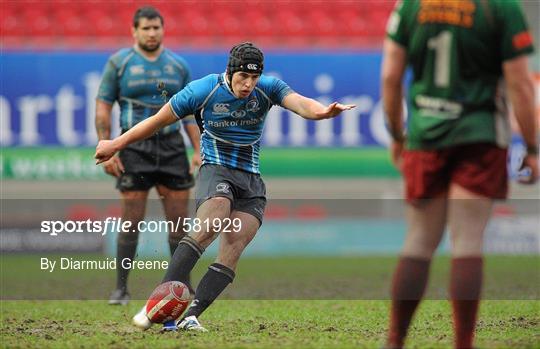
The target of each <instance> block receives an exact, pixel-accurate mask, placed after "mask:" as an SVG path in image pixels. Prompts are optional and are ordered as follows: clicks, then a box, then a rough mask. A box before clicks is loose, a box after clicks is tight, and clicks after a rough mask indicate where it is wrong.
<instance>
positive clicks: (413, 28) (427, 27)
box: [387, 0, 533, 149]
mask: <svg viewBox="0 0 540 349" xmlns="http://www.w3.org/2000/svg"><path fill="white" fill-rule="evenodd" d="M387 35H388V37H389V38H390V39H392V40H393V41H395V42H396V43H398V44H399V45H401V46H403V47H404V48H405V49H406V50H407V63H408V64H409V65H410V66H411V68H412V73H413V78H412V84H411V86H410V89H409V108H410V109H409V120H408V126H407V127H408V135H407V147H408V148H410V149H441V148H446V147H449V146H453V145H457V144H467V143H479V142H489V143H495V144H498V145H500V146H505V145H507V143H508V140H509V132H510V131H509V127H508V120H507V113H506V110H505V108H504V107H505V103H504V88H503V84H502V83H501V82H502V76H503V73H502V63H503V62H504V61H506V60H509V59H512V58H515V57H517V56H519V55H522V54H528V53H531V52H533V44H532V36H531V34H530V32H529V30H528V27H527V23H526V21H525V18H524V15H523V11H522V9H521V6H520V4H519V2H518V1H516V0H474V1H473V0H410V1H408V0H405V1H402V2H399V3H398V4H397V5H396V8H395V10H394V12H393V13H392V15H391V17H390V19H389V22H388V27H387Z"/></svg>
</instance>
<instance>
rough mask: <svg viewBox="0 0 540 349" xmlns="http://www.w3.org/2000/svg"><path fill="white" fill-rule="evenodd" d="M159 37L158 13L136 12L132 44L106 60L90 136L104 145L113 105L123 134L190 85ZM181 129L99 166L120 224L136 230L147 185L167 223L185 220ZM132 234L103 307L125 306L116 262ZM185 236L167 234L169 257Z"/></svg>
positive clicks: (186, 171) (188, 181) (187, 180)
mask: <svg viewBox="0 0 540 349" xmlns="http://www.w3.org/2000/svg"><path fill="white" fill-rule="evenodd" d="M163 30H164V29H163V18H162V17H161V15H160V14H159V12H158V11H157V10H156V9H154V8H152V7H142V8H140V9H138V10H137V11H136V12H135V15H134V18H133V28H132V31H133V37H134V39H135V45H134V46H133V47H132V48H126V49H122V50H120V51H118V52H117V53H115V54H114V55H112V56H111V58H110V59H109V61H108V62H107V65H106V67H105V71H104V73H103V78H102V81H101V84H100V86H99V91H98V96H97V101H96V129H97V134H98V137H99V139H100V140H104V139H109V138H110V133H111V112H112V107H113V104H114V103H115V102H118V104H119V105H120V126H121V128H122V132H123V133H124V132H127V131H128V130H129V129H131V128H132V127H134V126H135V125H137V124H138V123H140V122H142V121H143V120H146V119H148V118H149V117H150V116H151V115H153V114H155V113H156V112H157V111H159V109H160V108H161V107H162V106H163V105H165V104H166V103H167V102H168V100H169V99H170V97H171V96H172V95H174V94H175V93H176V92H178V91H180V90H181V89H182V88H183V87H184V86H185V85H186V84H187V83H188V82H189V81H190V79H191V77H190V70H189V67H188V65H187V63H186V62H185V61H184V59H182V58H181V57H179V56H177V55H176V54H174V53H173V52H171V51H169V50H167V49H166V48H164V47H163V46H162V44H161V41H162V39H163ZM184 121H185V122H184V128H185V130H186V132H187V134H188V136H189V138H190V141H191V143H192V144H193V147H194V149H195V155H194V157H193V161H192V163H193V166H198V165H199V163H200V157H199V131H198V128H197V126H196V125H195V122H194V120H193V117H191V118H189V117H188V118H186V119H184ZM180 128H181V124H180V123H176V124H172V125H169V126H167V127H165V128H164V129H163V130H161V131H160V132H159V133H158V134H156V135H154V136H152V137H151V138H149V139H147V140H143V141H141V142H137V143H135V144H131V145H130V146H129V147H126V148H125V149H123V150H122V151H121V152H120V153H119V156H115V157H113V158H112V159H111V160H109V161H107V162H106V163H104V164H103V165H104V166H103V167H104V170H105V172H106V173H107V174H110V175H112V176H115V177H117V185H116V187H117V188H118V189H119V190H120V193H121V196H122V220H123V221H130V222H132V226H133V227H135V228H136V227H137V224H138V222H140V221H141V220H143V219H144V215H145V209H146V200H147V197H148V192H149V190H150V189H151V188H152V187H153V186H155V187H156V190H157V191H158V193H159V196H160V197H161V199H162V202H163V207H164V211H165V215H166V217H167V220H169V221H177V219H179V218H182V217H186V216H187V214H188V198H189V189H190V188H191V187H193V185H194V180H193V176H192V175H191V173H190V167H189V163H188V159H187V155H186V148H185V145H184V141H183V138H182V136H181V134H180ZM138 235H139V232H138V230H137V229H134V230H133V231H121V232H119V235H118V246H117V260H118V265H119V267H118V269H117V282H116V290H115V291H113V293H112V295H111V298H110V300H109V304H126V303H127V302H128V300H129V293H128V290H127V278H128V274H129V269H125V268H123V267H122V263H121V261H122V260H123V259H125V258H128V259H131V260H132V259H133V258H134V256H135V252H136V249H137V241H138ZM184 235H185V232H184V231H183V230H179V231H175V230H173V229H171V230H170V231H169V248H170V252H171V254H172V253H174V250H175V249H176V246H177V245H178V242H179V241H180V240H181V239H182V237H183V236H184ZM186 282H187V281H186Z"/></svg>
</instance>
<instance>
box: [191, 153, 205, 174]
mask: <svg viewBox="0 0 540 349" xmlns="http://www.w3.org/2000/svg"><path fill="white" fill-rule="evenodd" d="M201 163H202V162H201V154H200V153H199V152H198V151H195V152H194V153H193V157H192V158H191V166H190V168H189V173H190V174H195V172H196V171H198V170H199V167H201Z"/></svg>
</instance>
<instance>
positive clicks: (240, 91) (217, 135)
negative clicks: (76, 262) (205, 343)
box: [95, 43, 354, 331]
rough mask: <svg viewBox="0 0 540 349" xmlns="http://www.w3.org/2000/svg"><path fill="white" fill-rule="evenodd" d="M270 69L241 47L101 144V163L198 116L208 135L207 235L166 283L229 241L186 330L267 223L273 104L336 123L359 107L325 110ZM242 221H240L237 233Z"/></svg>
mask: <svg viewBox="0 0 540 349" xmlns="http://www.w3.org/2000/svg"><path fill="white" fill-rule="evenodd" d="M263 65H264V58H263V53H262V52H261V51H260V50H259V49H258V48H257V47H255V46H254V45H253V44H251V43H242V44H239V45H237V46H235V47H233V48H232V50H231V52H230V56H229V62H228V65H227V70H226V72H225V74H222V75H209V76H207V77H205V78H203V79H200V80H196V81H193V82H192V83H190V84H189V85H188V86H187V87H186V88H185V89H184V90H182V91H180V92H179V93H178V94H177V95H176V96H174V97H173V98H172V100H171V101H170V102H169V103H168V104H167V105H166V106H164V107H163V108H162V109H161V110H160V111H159V112H158V113H157V114H156V115H155V116H153V117H151V118H149V119H147V120H145V121H143V122H142V123H140V124H139V125H137V126H135V127H134V128H132V129H131V130H130V131H129V132H126V133H125V134H123V135H122V136H120V137H118V138H116V139H114V140H112V141H101V142H100V143H99V144H98V146H97V148H96V154H95V158H96V159H97V161H96V163H101V162H103V161H107V160H108V159H109V158H111V157H112V156H113V155H114V154H115V152H116V151H118V150H120V149H123V148H124V147H126V146H127V145H128V144H130V143H132V142H136V141H138V140H140V139H144V138H146V137H148V136H150V135H151V134H153V133H155V132H156V131H157V130H159V129H160V128H163V127H165V126H167V125H169V124H172V123H174V122H176V121H177V120H178V118H183V117H184V116H186V115H188V114H190V113H195V117H196V118H197V120H198V122H199V126H200V127H201V128H202V133H203V136H202V138H203V147H202V149H201V152H202V153H203V158H204V165H203V166H202V167H201V169H200V171H199V177H198V186H197V193H196V195H195V196H196V200H197V207H198V208H197V218H199V219H200V221H201V222H202V224H201V229H200V230H198V231H194V232H193V233H192V234H191V235H190V236H187V237H185V238H184V239H182V241H181V242H180V244H179V246H178V248H177V250H176V252H175V253H174V256H173V258H172V259H171V263H170V264H169V269H168V270H167V273H166V275H165V277H164V279H163V281H164V282H165V281H172V280H176V281H183V280H185V278H186V276H187V275H188V274H189V272H190V271H191V270H192V268H193V267H194V266H195V264H196V262H197V260H198V259H199V258H200V256H201V255H202V253H203V252H204V250H205V249H206V248H207V247H208V246H209V245H210V244H211V243H212V242H213V241H214V240H215V238H216V237H217V236H218V235H219V234H221V241H220V248H219V253H218V256H217V259H216V261H215V263H213V264H212V265H211V266H210V267H209V269H208V272H207V273H206V274H205V275H204V277H203V278H202V280H201V282H200V283H199V285H198V287H197V290H196V292H195V299H194V300H193V303H192V304H191V306H190V308H189V309H188V310H187V312H186V314H184V317H183V319H182V321H181V322H180V323H179V324H178V327H179V328H181V329H185V330H200V331H204V330H205V329H204V328H203V327H202V326H201V325H200V324H199V321H198V317H199V315H201V314H202V312H203V311H204V310H205V309H206V308H207V307H208V306H210V304H211V303H212V302H213V301H214V300H215V299H216V298H217V297H218V296H219V295H220V294H221V292H223V290H224V289H225V288H226V287H227V285H228V284H229V283H231V282H232V281H233V279H234V277H235V269H236V264H237V262H238V259H239V258H240V255H241V254H242V252H243V250H244V249H245V248H246V246H247V245H248V244H249V242H250V241H251V240H252V239H253V238H254V237H255V234H256V233H257V230H258V229H259V227H260V225H261V222H262V219H263V213H264V209H265V205H266V190H265V186H264V182H263V181H262V179H261V178H260V175H259V170H258V157H259V148H258V142H259V139H260V137H261V132H262V128H263V124H264V121H265V117H266V114H267V112H268V110H269V109H270V108H271V106H272V105H274V104H276V105H281V106H283V107H284V108H287V109H289V110H291V111H293V112H295V113H296V114H298V115H300V116H302V117H303V118H306V119H310V120H321V119H328V118H333V117H335V116H337V115H339V114H340V113H341V112H342V111H344V110H349V109H351V108H354V105H343V104H340V103H336V102H334V103H332V104H330V105H329V106H324V105H322V104H320V103H319V102H317V101H315V100H313V99H311V98H307V97H304V96H302V95H300V94H298V93H295V92H293V91H292V90H291V89H290V88H289V87H288V86H287V85H286V84H285V83H284V82H283V81H281V80H279V79H276V78H270V77H265V76H262V75H261V74H262V71H263ZM204 222H208V223H210V224H207V223H204ZM234 222H239V223H240V224H237V226H236V228H234V224H231V223H234ZM226 226H227V227H228V228H225V227H226ZM133 320H134V323H135V324H136V325H137V326H139V327H142V328H148V327H149V326H150V325H151V324H150V323H149V322H148V319H147V318H146V315H145V313H144V310H143V311H142V312H140V313H139V314H137V315H136V316H135V317H134V319H133ZM172 327H173V329H174V328H176V326H172Z"/></svg>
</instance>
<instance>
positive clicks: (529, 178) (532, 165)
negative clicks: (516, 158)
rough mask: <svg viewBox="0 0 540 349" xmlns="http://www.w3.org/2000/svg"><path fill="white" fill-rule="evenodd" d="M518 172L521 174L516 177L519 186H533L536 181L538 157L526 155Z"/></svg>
mask: <svg viewBox="0 0 540 349" xmlns="http://www.w3.org/2000/svg"><path fill="white" fill-rule="evenodd" d="M519 172H521V173H522V175H520V176H519V177H518V182H519V183H521V184H534V183H536V181H537V180H538V155H536V154H527V155H525V157H524V158H523V161H522V162H521V166H520V167H519Z"/></svg>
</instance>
